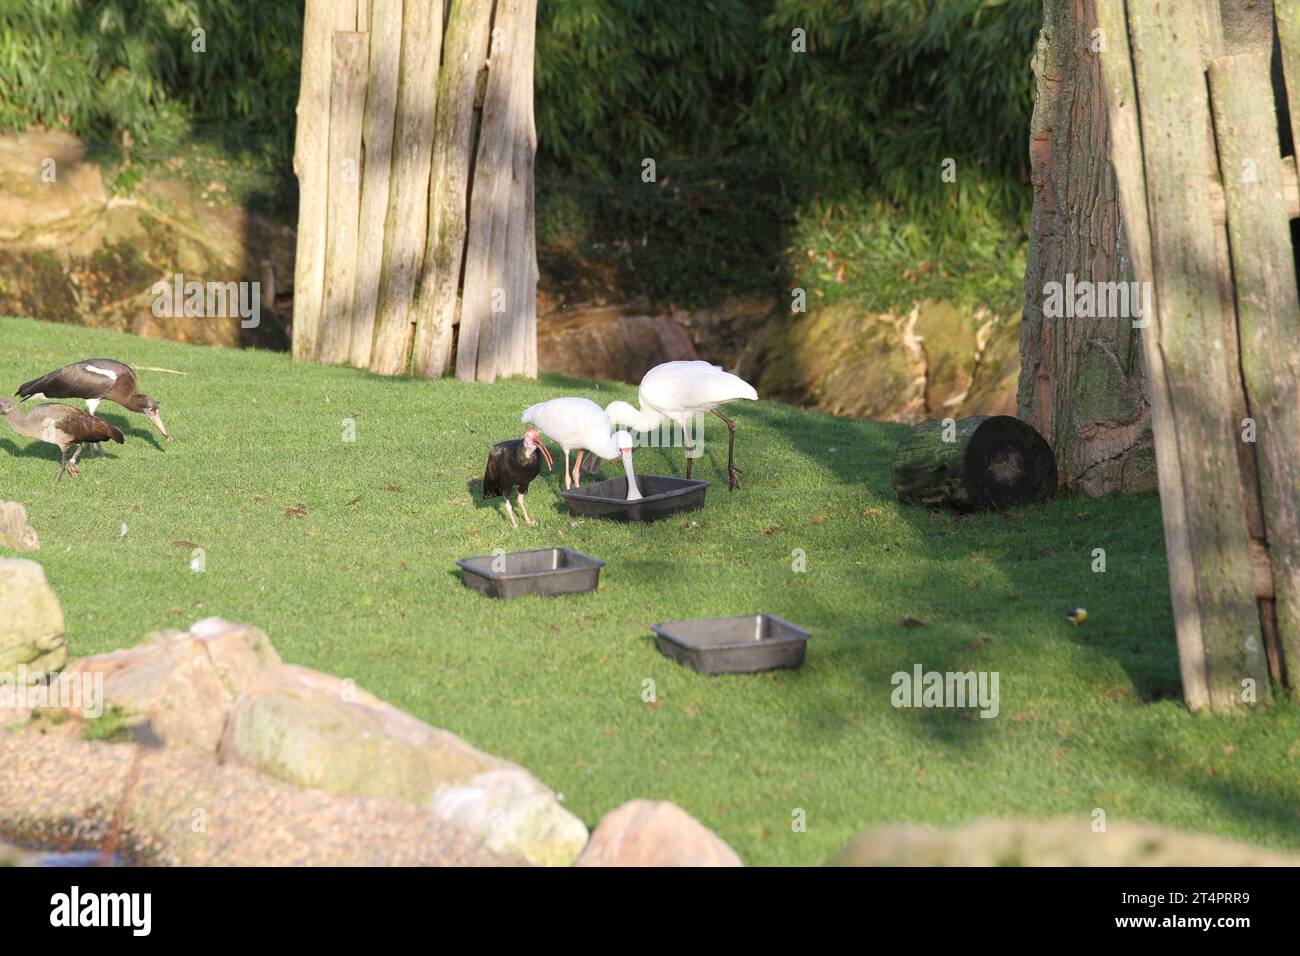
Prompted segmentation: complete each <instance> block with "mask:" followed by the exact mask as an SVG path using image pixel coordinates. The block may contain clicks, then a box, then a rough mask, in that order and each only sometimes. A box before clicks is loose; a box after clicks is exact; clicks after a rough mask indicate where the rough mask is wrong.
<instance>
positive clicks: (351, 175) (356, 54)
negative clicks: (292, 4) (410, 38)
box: [318, 32, 370, 364]
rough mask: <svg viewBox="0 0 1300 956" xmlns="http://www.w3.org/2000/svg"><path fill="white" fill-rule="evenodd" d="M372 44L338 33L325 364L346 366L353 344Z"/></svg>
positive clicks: (322, 347)
mask: <svg viewBox="0 0 1300 956" xmlns="http://www.w3.org/2000/svg"><path fill="white" fill-rule="evenodd" d="M369 39H370V38H369V35H368V34H365V33H342V32H336V33H335V34H334V79H333V83H332V85H331V89H330V132H329V150H330V163H329V178H328V180H327V185H328V189H329V193H328V200H327V202H326V209H327V215H326V221H327V223H328V227H329V231H328V235H327V239H326V245H325V300H324V306H323V309H322V312H321V319H320V332H319V336H318V339H319V345H318V352H319V359H320V361H322V362H326V363H329V364H337V363H339V362H344V361H346V360H347V358H348V351H349V347H350V345H351V342H352V299H353V295H354V293H355V291H356V270H357V221H358V217H359V215H360V211H361V121H362V116H363V114H364V110H365V101H366V68H367V64H368V63H369V51H368V49H367V45H368V43H369Z"/></svg>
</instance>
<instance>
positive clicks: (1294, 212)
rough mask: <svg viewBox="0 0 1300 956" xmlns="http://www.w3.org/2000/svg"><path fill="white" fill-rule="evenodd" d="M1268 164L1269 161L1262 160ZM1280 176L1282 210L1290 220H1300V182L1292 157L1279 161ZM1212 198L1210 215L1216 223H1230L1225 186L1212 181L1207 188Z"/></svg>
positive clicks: (1285, 157)
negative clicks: (1224, 193)
mask: <svg viewBox="0 0 1300 956" xmlns="http://www.w3.org/2000/svg"><path fill="white" fill-rule="evenodd" d="M1260 161H1261V162H1268V160H1267V159H1262V160H1260ZM1276 165H1277V167H1278V175H1279V177H1280V178H1281V182H1282V209H1283V210H1284V211H1285V213H1286V217H1287V218H1288V219H1300V181H1298V180H1297V175H1296V166H1295V161H1294V159H1293V158H1292V157H1290V156H1284V157H1282V158H1281V159H1279V160H1277V163H1276ZM1205 188H1206V190H1207V193H1208V195H1209V198H1210V215H1211V216H1213V218H1214V221H1215V223H1217V224H1220V225H1222V224H1224V223H1226V222H1227V221H1228V210H1227V206H1226V205H1225V204H1224V201H1223V186H1222V185H1221V184H1219V183H1218V182H1217V181H1213V180H1211V181H1210V182H1208V183H1206V186H1205Z"/></svg>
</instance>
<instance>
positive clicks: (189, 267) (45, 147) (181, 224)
mask: <svg viewBox="0 0 1300 956" xmlns="http://www.w3.org/2000/svg"><path fill="white" fill-rule="evenodd" d="M48 160H52V161H53V163H54V165H53V167H52V168H53V170H54V173H55V175H54V178H53V180H51V181H47V180H46V177H45V176H44V175H43V173H44V171H45V170H46V169H48V168H50V167H49V166H48V165H47V161H48ZM214 196H215V194H213V193H204V194H200V193H199V190H198V189H197V188H196V187H195V185H194V184H193V183H192V182H190V181H189V180H187V179H186V177H185V176H184V173H183V171H178V170H174V169H171V168H164V167H160V168H157V169H154V170H152V171H150V172H149V173H148V174H147V175H146V176H145V177H144V178H143V179H142V180H141V181H140V182H139V183H137V184H135V185H134V186H133V187H132V189H131V190H130V193H129V195H125V194H124V195H118V196H113V197H110V196H109V195H108V191H107V189H106V188H105V186H104V182H103V178H102V176H101V175H100V172H99V170H98V168H97V167H96V166H95V165H94V163H92V162H89V161H87V159H86V149H85V146H84V144H82V143H81V141H80V140H78V139H76V138H75V137H72V136H69V135H67V134H63V133H0V275H3V276H4V281H3V282H0V315H6V314H14V315H29V316H32V317H33V318H37V319H46V320H50V321H55V322H74V323H78V324H82V325H90V326H95V327H97V328H107V329H113V330H115V331H123V332H132V333H134V334H136V335H144V336H149V337H156V338H166V339H172V340H175V341H179V342H197V343H202V344H209V345H223V346H238V345H256V346H260V347H284V346H285V345H286V344H287V343H286V337H285V318H286V317H287V315H288V312H289V309H288V307H287V304H280V305H277V304H275V303H274V302H270V307H268V304H266V303H264V305H263V308H262V312H261V314H260V316H259V324H258V326H257V327H256V328H249V329H245V328H241V326H240V320H239V318H238V317H231V316H226V317H219V316H215V315H203V316H195V315H184V314H182V315H175V316H165V317H158V316H155V315H154V312H153V304H154V302H155V300H156V299H157V298H158V296H157V293H155V291H154V285H155V283H157V282H158V281H160V279H163V278H165V279H171V278H172V277H173V276H175V275H177V274H179V275H182V276H183V277H184V281H186V282H189V281H196V282H208V281H218V282H221V283H225V282H228V281H245V282H261V283H262V286H261V287H260V291H261V292H262V293H264V294H266V295H267V296H268V300H272V299H273V298H274V290H273V289H271V288H269V286H277V287H278V288H279V289H282V290H289V289H292V287H293V261H294V238H293V235H294V233H293V228H292V226H290V225H288V224H287V223H276V222H272V221H270V220H268V219H265V218H264V217H262V216H259V215H256V214H254V213H252V212H250V211H248V210H246V209H243V208H241V207H239V206H237V205H233V204H227V203H224V202H218V201H216V199H215V198H214ZM268 280H269V282H268Z"/></svg>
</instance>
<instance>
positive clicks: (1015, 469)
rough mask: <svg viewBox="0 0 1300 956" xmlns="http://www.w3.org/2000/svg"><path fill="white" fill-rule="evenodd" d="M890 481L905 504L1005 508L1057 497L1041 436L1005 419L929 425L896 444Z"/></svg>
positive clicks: (1049, 451)
mask: <svg viewBox="0 0 1300 956" xmlns="http://www.w3.org/2000/svg"><path fill="white" fill-rule="evenodd" d="M890 477H891V480H892V481H893V485H894V491H895V493H896V494H897V495H898V500H899V501H901V502H903V503H904V504H919V505H925V506H926V507H931V508H952V509H954V510H957V511H973V510H976V509H983V508H1010V507H1015V506H1017V505H1024V504H1030V503H1033V502H1037V501H1042V500H1044V499H1045V498H1048V497H1049V496H1051V495H1052V494H1053V493H1054V492H1055V491H1056V460H1055V458H1054V457H1053V455H1052V449H1051V447H1049V446H1048V444H1047V442H1046V441H1044V440H1043V436H1042V435H1040V434H1038V432H1036V431H1034V429H1033V428H1032V427H1030V426H1029V425H1026V424H1025V423H1024V422H1022V421H1020V420H1019V419H1017V418H1012V417H1011V416H1010V415H993V416H989V415H976V416H974V417H972V418H963V419H960V420H958V421H953V420H951V419H948V420H945V421H940V420H938V419H931V420H929V421H924V422H921V423H920V424H918V425H914V426H913V427H912V429H911V431H909V432H908V433H907V434H906V435H904V436H903V438H902V439H901V440H900V441H899V443H898V446H897V447H896V448H895V449H894V457H893V461H892V463H891V468H890Z"/></svg>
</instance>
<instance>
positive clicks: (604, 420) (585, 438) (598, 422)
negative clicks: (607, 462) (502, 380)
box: [519, 398, 640, 500]
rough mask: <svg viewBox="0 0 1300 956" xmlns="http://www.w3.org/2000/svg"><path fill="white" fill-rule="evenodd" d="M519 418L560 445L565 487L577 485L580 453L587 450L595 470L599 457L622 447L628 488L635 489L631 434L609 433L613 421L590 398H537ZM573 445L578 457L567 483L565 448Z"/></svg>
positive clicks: (617, 455)
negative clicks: (544, 400)
mask: <svg viewBox="0 0 1300 956" xmlns="http://www.w3.org/2000/svg"><path fill="white" fill-rule="evenodd" d="M519 420H520V421H521V422H523V423H524V424H527V425H536V426H537V427H538V428H540V429H541V430H542V434H543V435H545V436H546V437H547V438H549V439H550V440H551V441H553V442H555V443H556V444H557V445H559V446H560V447H561V448H563V449H564V487H565V488H577V487H579V486H580V484H581V482H580V481H579V471H580V469H581V468H582V456H583V454H584V453H585V452H588V451H589V452H591V454H592V461H593V467H592V471H595V470H596V467H597V466H598V465H599V460H600V459H601V458H609V459H614V458H621V457H623V451H624V449H626V450H627V458H626V460H625V462H624V466H625V468H626V470H627V474H628V490H629V491H635V490H636V483H635V481H633V480H632V457H631V455H632V436H631V435H629V434H628V433H627V432H620V433H619V434H618V435H615V434H613V432H614V424H613V422H611V421H610V420H609V416H608V415H606V414H605V413H604V411H602V410H601V407H600V406H599V405H597V404H596V403H595V402H593V401H592V400H591V399H589V398H553V399H551V400H550V401H549V402H541V403H539V404H537V405H533V406H530V407H529V408H527V409H525V410H524V414H523V416H522V417H521V418H520V419H519ZM621 436H625V437H626V441H623V439H622V437H621ZM575 449H576V450H577V452H578V458H577V461H576V462H575V463H574V466H573V475H572V483H570V474H569V452H571V451H573V450H575ZM637 497H638V498H639V497H640V495H639V494H638V495H637ZM629 500H635V499H629Z"/></svg>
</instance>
